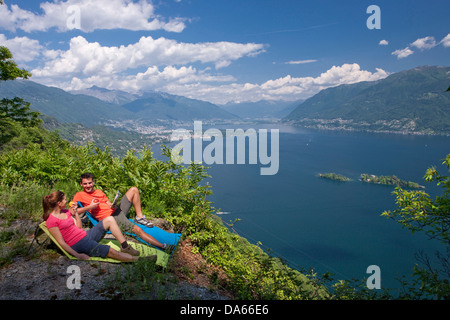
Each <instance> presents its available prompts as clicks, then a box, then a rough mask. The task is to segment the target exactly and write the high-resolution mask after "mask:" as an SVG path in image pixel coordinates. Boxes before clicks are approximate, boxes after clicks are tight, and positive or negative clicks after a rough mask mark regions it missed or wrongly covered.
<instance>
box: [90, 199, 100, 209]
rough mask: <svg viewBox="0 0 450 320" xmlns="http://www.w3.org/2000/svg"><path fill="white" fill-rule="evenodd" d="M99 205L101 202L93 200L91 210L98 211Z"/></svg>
mask: <svg viewBox="0 0 450 320" xmlns="http://www.w3.org/2000/svg"><path fill="white" fill-rule="evenodd" d="M99 204H100V201H99V200H98V199H97V198H95V199H92V202H91V204H90V205H89V207H90V209H89V210H92V209H97V207H98V205H99Z"/></svg>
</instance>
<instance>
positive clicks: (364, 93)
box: [283, 66, 450, 134]
mask: <svg viewBox="0 0 450 320" xmlns="http://www.w3.org/2000/svg"><path fill="white" fill-rule="evenodd" d="M449 74H450V67H435V66H425V67H418V68H414V69H411V70H407V71H402V72H398V73H395V74H392V75H390V76H389V77H387V78H385V79H383V80H378V81H374V82H360V83H356V84H351V85H341V86H338V87H334V88H329V89H325V90H323V91H321V92H319V93H318V94H316V95H315V96H313V97H311V98H310V99H308V100H306V101H305V102H303V103H302V104H300V105H299V106H298V107H297V108H296V109H295V110H294V111H293V112H291V113H290V114H289V115H288V116H287V117H285V118H284V119H283V120H284V121H286V122H291V123H294V124H299V125H307V126H312V127H314V126H315V127H324V128H327V127H328V128H330V129H331V128H341V129H357V130H369V131H379V130H386V131H402V132H421V133H438V134H450V93H449V92H447V91H446V89H447V88H448V86H449V83H450V79H449Z"/></svg>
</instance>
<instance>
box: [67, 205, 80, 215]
mask: <svg viewBox="0 0 450 320" xmlns="http://www.w3.org/2000/svg"><path fill="white" fill-rule="evenodd" d="M77 207H78V206H77V204H76V202H70V203H69V211H70V213H71V214H72V216H74V215H75V214H76V213H77Z"/></svg>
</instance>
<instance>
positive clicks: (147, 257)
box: [139, 254, 158, 262]
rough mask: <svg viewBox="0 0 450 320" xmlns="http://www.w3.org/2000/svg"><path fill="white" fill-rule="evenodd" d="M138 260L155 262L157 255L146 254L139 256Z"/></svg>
mask: <svg viewBox="0 0 450 320" xmlns="http://www.w3.org/2000/svg"><path fill="white" fill-rule="evenodd" d="M139 260H145V261H150V262H156V260H158V256H157V255H156V254H155V255H152V256H146V257H139Z"/></svg>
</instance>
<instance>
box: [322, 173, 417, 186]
mask: <svg viewBox="0 0 450 320" xmlns="http://www.w3.org/2000/svg"><path fill="white" fill-rule="evenodd" d="M318 177H320V178H325V179H329V180H335V181H351V180H352V179H350V178H348V177H345V176H343V175H341V174H338V173H334V172H331V173H319V174H318ZM360 180H361V181H363V182H367V183H374V184H384V185H392V186H398V187H402V188H410V189H425V187H424V186H421V185H419V184H418V183H416V182H412V181H405V180H402V179H400V178H398V177H397V176H395V175H392V176H376V175H374V174H367V173H363V174H361V179H360Z"/></svg>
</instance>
